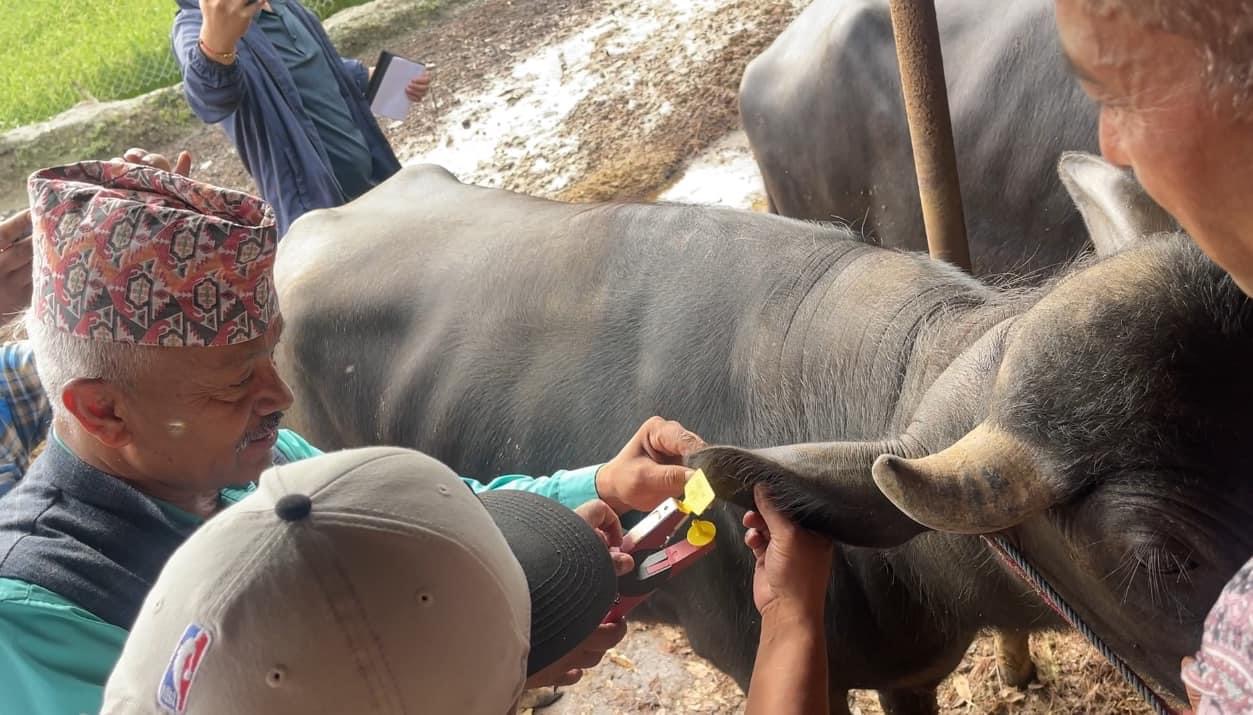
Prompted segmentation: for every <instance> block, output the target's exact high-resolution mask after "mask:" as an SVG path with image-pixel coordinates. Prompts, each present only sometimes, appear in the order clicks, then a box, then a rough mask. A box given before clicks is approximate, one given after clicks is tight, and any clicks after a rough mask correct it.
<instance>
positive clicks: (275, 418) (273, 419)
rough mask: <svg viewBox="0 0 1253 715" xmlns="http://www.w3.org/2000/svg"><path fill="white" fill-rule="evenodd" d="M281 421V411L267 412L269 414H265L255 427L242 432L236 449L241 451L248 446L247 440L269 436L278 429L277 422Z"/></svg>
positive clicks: (251, 440)
mask: <svg viewBox="0 0 1253 715" xmlns="http://www.w3.org/2000/svg"><path fill="white" fill-rule="evenodd" d="M282 421H283V413H282V412H275V413H273V414H269V415H266V416H265V417H262V418H261V423H260V424H258V425H257V426H256V428H255V429H250V430H248V431H247V432H246V433H244V437H243V439H241V440H239V445H238V446H237V447H236V450H237V451H242V450H243V449H244V448H245V447H247V446H248V443H249V442H253V441H255V440H258V439H262V438H264V437H267V436H269V435H270V434H271V433H272V432H274V431H275V430H277V429H278V426H279V423H280V422H282Z"/></svg>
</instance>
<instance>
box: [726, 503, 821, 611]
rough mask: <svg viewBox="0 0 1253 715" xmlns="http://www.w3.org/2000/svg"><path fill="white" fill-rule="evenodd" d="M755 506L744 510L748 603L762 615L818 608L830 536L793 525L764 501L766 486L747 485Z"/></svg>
mask: <svg viewBox="0 0 1253 715" xmlns="http://www.w3.org/2000/svg"><path fill="white" fill-rule="evenodd" d="M753 497H754V501H755V502H756V504H757V511H750V512H748V513H747V514H745V515H744V526H745V527H747V528H748V531H747V532H746V533H745V534H744V543H745V544H746V545H747V546H748V548H749V549H751V550H752V552H753V556H754V557H756V559H757V565H756V567H755V568H754V569H753V603H755V604H756V605H757V610H758V611H759V612H760V613H761V614H762V615H763V616H764V615H765V614H766V612H767V611H768V610H771V609H774V608H779V607H783V608H797V609H798V610H801V611H807V612H812V611H813V610H815V609H817V610H818V612H819V613H821V612H822V610H821V609H823V607H824V603H825V599H826V595H827V584H828V583H829V582H830V580H831V560H832V554H833V552H834V550H835V549H834V546H833V544H832V542H831V540H830V539H828V538H826V537H823V536H819V535H818V534H815V533H813V532H812V531H807V530H805V529H802V528H801V527H799V526H797V525H796V524H793V523H792V522H791V521H790V520H788V518H787V517H786V516H784V515H783V514H782V513H781V512H779V510H778V509H776V508H775V506H774V504H773V503H772V502H771V501H770V494H769V492H768V490H767V489H766V488H765V487H764V486H762V485H760V484H758V485H757V486H756V487H754V489H753Z"/></svg>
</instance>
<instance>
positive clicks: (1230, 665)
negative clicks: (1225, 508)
mask: <svg viewBox="0 0 1253 715" xmlns="http://www.w3.org/2000/svg"><path fill="white" fill-rule="evenodd" d="M1183 682H1184V683H1186V684H1187V685H1188V687H1190V688H1192V689H1193V690H1195V691H1196V692H1197V693H1198V694H1200V696H1201V702H1200V705H1199V706H1198V707H1197V710H1196V711H1197V715H1205V714H1206V713H1248V712H1253V559H1250V560H1249V561H1248V563H1246V564H1245V565H1244V568H1242V569H1240V570H1239V571H1237V572H1236V575H1235V576H1233V577H1232V579H1231V580H1230V581H1228V582H1227V586H1226V588H1224V589H1223V592H1222V595H1220V596H1219V597H1218V602H1217V603H1215V604H1214V607H1213V608H1212V609H1210V612H1209V616H1208V617H1207V618H1206V619H1205V631H1204V633H1203V634H1202V636H1201V652H1200V653H1198V654H1197V656H1196V660H1195V661H1194V662H1193V663H1191V664H1190V665H1189V666H1188V667H1186V668H1184V671H1183Z"/></svg>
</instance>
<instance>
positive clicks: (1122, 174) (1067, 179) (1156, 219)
mask: <svg viewBox="0 0 1253 715" xmlns="http://www.w3.org/2000/svg"><path fill="white" fill-rule="evenodd" d="M1057 173H1058V175H1059V176H1060V177H1061V180H1062V184H1063V185H1064V186H1065V187H1066V191H1067V192H1068V193H1069V194H1070V198H1071V199H1072V200H1074V202H1075V207H1076V208H1078V209H1079V214H1080V215H1082V216H1083V222H1084V224H1086V225H1087V227H1088V234H1089V235H1090V236H1091V237H1092V244H1093V245H1094V246H1096V254H1097V255H1098V256H1111V255H1113V254H1115V253H1118V252H1119V251H1122V250H1123V249H1125V248H1127V247H1129V246H1131V245H1132V244H1133V243H1135V242H1136V241H1137V240H1139V239H1140V238H1142V237H1144V236H1150V235H1152V234H1155V233H1173V232H1175V231H1178V230H1179V225H1178V224H1177V223H1176V222H1175V220H1174V219H1173V218H1171V216H1170V214H1168V213H1166V211H1165V210H1164V209H1162V207H1160V206H1158V205H1157V203H1156V202H1154V201H1153V199H1152V198H1150V197H1149V195H1148V193H1147V192H1145V190H1144V187H1142V186H1140V182H1138V181H1136V178H1135V176H1133V175H1132V174H1131V172H1130V171H1127V170H1125V169H1119V168H1118V167H1116V166H1114V165H1113V164H1110V163H1109V162H1107V161H1105V160H1104V159H1102V158H1100V157H1099V156H1094V155H1092V154H1086V153H1083V152H1066V153H1064V154H1062V158H1061V161H1059V162H1058V164H1057Z"/></svg>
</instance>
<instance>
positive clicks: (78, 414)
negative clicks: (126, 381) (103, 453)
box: [61, 378, 131, 449]
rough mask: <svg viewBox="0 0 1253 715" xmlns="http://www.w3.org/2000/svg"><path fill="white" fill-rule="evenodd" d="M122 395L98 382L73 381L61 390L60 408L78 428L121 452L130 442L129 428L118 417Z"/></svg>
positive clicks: (86, 380) (108, 384)
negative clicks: (74, 421) (75, 422)
mask: <svg viewBox="0 0 1253 715" xmlns="http://www.w3.org/2000/svg"><path fill="white" fill-rule="evenodd" d="M120 397H121V393H120V392H119V391H118V389H117V387H116V386H114V385H112V384H110V383H107V382H105V381H104V380H97V379H84V378H79V379H76V380H71V381H70V382H69V384H67V385H66V386H65V388H64V389H63V390H62V391H61V405H62V406H64V407H65V409H66V411H68V412H69V413H70V414H71V415H73V416H74V419H75V420H76V421H77V422H78V426H79V427H80V428H81V429H82V430H83V431H84V432H86V433H87V434H90V435H91V436H92V437H95V438H96V440H97V441H99V442H100V443H101V444H103V445H104V446H106V447H110V448H112V449H119V448H121V447H124V446H126V445H127V444H129V443H130V441H131V434H130V429H129V428H128V427H127V425H126V422H125V421H123V420H122V418H121V417H120V416H119V414H118V409H117V408H118V400H119V399H120Z"/></svg>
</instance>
